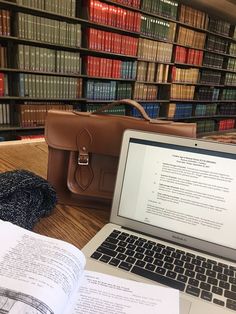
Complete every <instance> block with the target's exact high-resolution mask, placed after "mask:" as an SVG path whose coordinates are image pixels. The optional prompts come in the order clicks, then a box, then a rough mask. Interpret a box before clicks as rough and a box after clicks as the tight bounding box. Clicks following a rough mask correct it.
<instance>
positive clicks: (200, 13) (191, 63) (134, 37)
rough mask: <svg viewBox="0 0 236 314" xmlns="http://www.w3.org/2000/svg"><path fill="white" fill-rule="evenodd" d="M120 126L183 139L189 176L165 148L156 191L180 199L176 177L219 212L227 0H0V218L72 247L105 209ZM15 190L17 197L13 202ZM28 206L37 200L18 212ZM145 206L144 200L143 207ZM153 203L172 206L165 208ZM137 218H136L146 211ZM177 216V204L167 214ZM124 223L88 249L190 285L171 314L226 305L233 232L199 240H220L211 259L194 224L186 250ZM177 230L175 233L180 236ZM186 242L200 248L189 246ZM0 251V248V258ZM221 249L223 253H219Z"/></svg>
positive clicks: (228, 49)
mask: <svg viewBox="0 0 236 314" xmlns="http://www.w3.org/2000/svg"><path fill="white" fill-rule="evenodd" d="M126 129H133V130H136V131H138V130H140V131H147V133H149V132H150V134H151V133H154V134H161V133H164V134H166V135H168V136H172V137H173V138H175V137H176V139H177V138H178V137H179V138H180V142H181V140H182V139H186V142H183V145H182V146H185V143H187V144H186V146H187V148H186V149H185V153H183V152H182V151H181V153H179V155H178V156H180V157H179V158H181V163H182V164H183V163H184V162H186V168H185V170H183V169H182V168H181V171H184V174H185V175H187V176H189V179H188V180H187V177H186V178H185V179H183V178H182V177H181V176H182V174H180V170H179V169H180V168H178V167H180V164H179V163H176V165H175V166H174V165H170V163H168V161H166V162H165V161H163V163H162V165H163V168H162V169H161V171H163V174H162V175H161V176H160V178H159V180H160V182H159V183H160V186H161V188H160V191H159V190H158V195H161V200H160V202H162V201H163V198H164V197H165V198H166V200H165V201H166V202H167V197H168V201H169V200H170V198H172V201H171V202H172V203H175V202H177V201H176V199H175V202H174V201H173V198H174V197H175V193H177V188H178V190H180V189H181V188H183V191H182V194H181V195H182V196H181V199H182V197H189V198H191V204H190V201H189V200H188V204H189V206H190V207H191V205H192V202H196V203H198V204H200V203H201V201H200V200H202V198H204V200H206V202H207V204H208V205H206V203H204V204H203V203H201V204H202V206H203V205H204V206H205V207H204V206H203V207H204V208H205V209H209V210H210V207H211V210H212V211H213V209H212V208H213V207H214V206H215V207H214V211H215V213H216V216H217V215H218V213H219V212H222V213H223V211H225V212H226V211H228V212H230V206H231V205H230V204H231V203H232V202H233V199H234V196H233V195H232V198H230V197H231V194H235V193H234V192H232V193H230V192H229V191H231V185H232V184H234V187H236V185H235V182H236V173H235V178H234V177H233V176H234V172H235V170H233V171H232V173H231V172H230V171H229V172H227V171H228V167H229V166H228V165H231V164H232V163H233V161H232V160H236V146H235V144H236V0H192V1H189V0H0V221H1V220H7V221H10V222H13V223H14V224H17V225H19V226H20V227H23V229H30V230H31V231H33V232H34V233H36V234H37V235H42V236H47V237H49V238H55V239H59V240H63V241H65V242H68V243H70V244H72V245H73V246H75V247H76V248H78V249H79V250H82V251H83V248H84V247H86V245H87V244H88V243H90V241H91V239H93V238H94V237H95V236H96V235H97V234H98V232H99V231H100V230H101V229H103V227H104V226H106V225H107V224H108V223H109V222H110V219H111V210H113V207H112V206H114V199H113V195H114V194H113V193H114V191H116V189H117V181H116V180H117V177H118V176H117V177H116V175H117V169H119V171H120V168H119V167H121V166H120V163H121V161H120V162H119V160H120V158H121V157H122V156H121V154H120V152H121V150H120V149H122V147H123V145H124V144H123V142H122V138H123V132H124V131H125V130H126ZM161 135H163V134H161ZM141 137H142V136H141ZM137 141H138V140H137ZM143 141H144V140H143ZM147 141H148V140H147ZM160 141H162V140H160ZM191 141H192V142H191ZM194 141H196V142H194ZM201 141H202V142H203V143H209V150H208V149H207V148H206V147H207V146H205V144H203V148H204V149H203V150H204V153H203V154H201V151H197V154H198V156H201V158H202V159H201V160H200V157H199V159H198V162H199V164H198V165H197V166H198V167H203V163H204V167H205V168H204V169H202V171H200V170H199V169H197V168H196V160H197V159H195V158H196V157H194V156H192V155H191V154H194V150H195V149H196V150H199V149H200V146H201V144H199V143H201ZM134 142H135V141H134ZM154 142H155V140H153V143H154ZM157 142H158V140H157ZM177 143H178V142H177ZM181 143H182V142H181ZM193 143H195V144H193ZM130 145H131V144H130ZM153 145H154V144H153ZM162 145H169V143H167V144H162ZM176 145H177V144H176ZM191 145H192V146H194V145H195V148H194V147H192V148H191V149H190V146H191ZM214 145H216V146H214ZM217 145H219V146H217ZM177 146H178V145H177ZM177 146H175V147H177ZM182 146H181V147H182ZM130 147H131V146H130ZM213 147H214V149H213ZM215 147H217V148H216V149H215ZM161 148H163V147H162V146H161V147H160V151H161ZM158 149H159V147H158ZM147 150H148V151H149V148H148V149H147ZM150 151H151V148H150ZM213 151H214V152H215V151H217V154H216V155H217V156H215V155H214V153H213ZM186 152H187V153H186ZM182 153H183V155H181V154H182ZM208 153H209V156H208ZM127 154H128V153H127ZM185 154H189V155H188V156H189V157H187V155H185ZM231 155H232V156H231ZM176 156H177V153H176V155H175V157H176ZM181 156H182V157H181ZM191 156H192V159H191V161H190V160H188V161H187V159H188V158H190V157H191ZM229 156H230V157H229ZM136 157H137V158H138V156H136ZM208 157H209V160H208V161H204V162H203V159H205V158H208ZM127 158H128V157H127ZM130 158H131V157H130ZM133 158H134V157H133ZM145 158H146V157H145ZM214 158H216V159H214ZM217 158H223V159H222V160H224V161H226V162H223V161H222V160H221V167H222V169H218V168H217V166H216V168H215V170H214V169H213V170H212V171H210V169H211V168H209V167H211V166H212V164H213V163H215V164H216V165H218V159H217ZM127 160H128V159H127ZM137 160H138V159H137ZM193 160H195V163H194V161H193ZM227 161H229V162H228V165H227ZM190 163H191V167H192V168H191V169H190V168H188V167H189V166H190ZM219 163H220V162H219ZM127 164H128V161H127ZM134 164H136V165H137V161H135V160H134ZM150 164H151V163H150ZM143 165H144V162H143ZM145 165H146V164H145ZM226 165H227V169H226V168H224V166H225V167H226ZM141 166H142V165H140V168H141ZM150 167H151V166H150ZM137 168H139V167H138V166H137ZM177 168H178V169H177ZM104 169H105V170H104ZM173 169H174V173H172V174H171V171H173ZM235 169H236V167H235ZM218 170H219V173H217V171H218ZM194 171H195V176H194V174H193V172H194ZM24 175H25V176H26V177H24ZM136 177H138V176H137V173H136V175H135V176H134V178H136ZM167 177H168V179H167ZM8 179H9V181H8V182H7V180H8ZM38 180H39V181H38ZM40 180H42V181H40ZM140 180H141V175H140ZM183 180H186V181H185V183H183ZM190 180H192V183H191V187H192V188H191V189H190V188H189V189H188V188H187V186H188V187H189V184H190V183H189V182H190ZM211 180H212V181H211ZM161 181H162V182H161ZM177 181H178V182H177ZM31 182H32V185H31ZM37 182H40V183H37ZM125 182H126V181H124V184H125ZM219 182H221V185H220V183H219ZM24 183H25V185H24ZM178 184H179V186H178ZM97 185H99V187H97ZM131 185H132V184H131ZM173 185H175V188H173ZM194 185H195V188H196V190H194V188H193V186H194ZM177 186H178V187H177ZM101 187H102V188H101ZM170 188H171V192H170ZM47 189H49V190H47ZM102 189H104V190H105V192H104V190H102ZM198 189H199V190H198ZM133 190H134V189H133ZM45 191H46V192H47V197H48V195H49V194H50V193H53V192H55V193H56V196H55V195H54V196H55V199H54V198H53V197H52V195H50V197H52V198H53V200H51V204H49V203H48V204H47V205H48V207H50V206H51V208H50V209H47V210H46V209H45V203H43V201H42V203H41V204H40V201H41V200H40V199H39V198H43V197H44V194H45V193H46V192H45ZM52 191H53V192H52ZM213 191H214V192H213ZM18 193H19V196H18ZM168 193H169V194H168ZM178 193H180V192H178ZM178 193H177V194H178ZM224 193H225V194H224ZM24 194H25V195H24ZM184 194H185V196H183V195H184ZM190 194H191V195H190ZM217 194H218V195H217ZM226 194H227V195H226ZM23 195H24V200H23ZM179 195H180V194H178V200H179V199H180V198H179V197H180V196H179ZM229 195H230V196H229ZM21 198H22V202H23V203H22V205H19V203H18V204H17V206H16V207H14V206H15V204H16V203H15V204H14V202H20V201H21ZM47 201H48V200H47ZM48 202H49V201H48ZM112 202H113V203H112ZM186 202H187V201H186ZM211 202H212V203H211ZM218 202H219V203H218ZM227 202H228V203H229V205H225V204H226V203H227ZM216 203H217V204H218V205H216ZM228 203H227V204H228ZM112 204H113V205H112ZM172 205H173V204H172ZM30 206H31V207H32V206H35V208H34V210H33V208H31V209H30V210H31V212H30V214H29V212H28V210H29V207H30ZM40 206H42V207H44V208H41V207H40ZM137 206H138V205H137ZM153 206H154V204H153V203H152V205H150V204H149V207H147V208H148V210H147V213H148V214H147V215H148V217H149V214H150V213H151V211H154V209H153V208H154V207H153ZM155 206H157V205H155ZM194 206H195V205H194ZM207 206H208V207H209V208H207ZM227 206H229V208H227ZM14 208H15V209H14ZM40 208H41V209H42V210H40ZM155 208H156V207H155ZM159 209H160V208H159ZM25 210H26V211H27V213H24V211H25ZM161 210H162V212H161V215H164V214H165V215H166V217H165V218H167V215H168V219H169V220H170V221H171V220H173V216H172V215H173V212H172V209H170V208H167V207H166V208H161ZM167 210H168V214H167ZM7 211H9V212H8V213H7ZM152 213H153V212H152ZM158 213H159V212H158ZM163 213H164V214H163ZM33 215H34V216H33ZM37 215H38V216H37ZM182 215H183V213H182ZM197 215H198V213H195V214H194V221H193V216H191V219H192V220H191V224H192V225H194V226H195V224H196V219H200V218H199V217H200V216H199V217H197ZM222 215H223V214H222ZM118 216H119V215H118ZM6 217H7V218H6ZM150 217H151V214H150ZM162 217H163V216H161V218H162ZM189 217H190V216H189ZM189 217H188V219H190V218H189ZM175 218H176V217H175ZM235 218H236V217H235ZM117 219H118V220H117V221H119V218H117ZM148 219H149V218H147V217H146V220H145V219H144V220H143V221H142V223H146V224H148V222H147V221H148ZM181 219H183V216H180V215H179V216H178V223H179V222H180V220H181ZM185 219H186V221H187V215H185ZM202 219H203V218H202ZM205 219H206V220H207V222H206V220H205V227H206V224H207V226H208V227H209V228H210V229H212V232H215V230H216V229H217V230H218V231H219V230H221V228H222V229H223V227H222V226H221V225H220V223H219V222H218V223H219V224H218V225H216V224H215V223H214V226H213V220H211V219H213V218H210V214H209V217H208V216H206V217H205ZM216 219H217V218H216ZM222 219H223V218H222ZM198 221H200V220H198ZM29 222H30V224H29ZM224 222H225V224H226V220H224ZM188 224H190V220H188ZM199 224H200V222H199ZM203 225H204V223H203V220H201V228H202V226H203ZM222 225H223V223H222ZM160 229H161V234H165V233H162V231H163V227H160ZM213 229H214V230H213ZM119 230H120V229H119ZM199 230H202V229H199ZM229 230H230V229H229ZM131 231H132V230H131ZM0 234H1V233H0ZM127 234H128V231H127V232H126V231H122V230H121V231H119V232H117V233H116V231H115V233H114V232H113V233H112V234H111V235H110V236H108V237H107V239H106V240H105V241H104V242H103V245H101V246H100V247H99V250H97V251H96V252H95V253H94V255H93V254H91V256H90V258H93V259H94V260H96V262H97V263H98V262H101V263H102V264H106V265H108V264H110V265H112V266H113V267H114V266H115V267H116V268H120V271H121V270H122V271H123V272H124V275H122V276H121V277H124V278H126V273H127V271H128V272H132V270H133V272H134V269H136V271H140V274H137V273H136V274H135V275H139V276H141V277H145V282H148V283H151V284H152V283H153V282H155V283H156V282H158V283H161V284H164V285H165V286H168V287H170V288H171V289H173V288H174V289H177V290H179V291H180V295H181V296H182V294H187V295H188V296H187V298H186V299H185V300H184V301H183V300H182V297H180V300H181V301H180V307H179V309H178V310H177V311H176V312H175V311H173V313H174V314H196V313H198V314H200V313H203V314H205V313H207V312H209V314H211V313H214V314H218V313H219V314H221V313H222V314H225V313H233V312H235V311H236V253H235V252H236V243H235V244H234V245H232V246H230V245H229V246H227V245H225V246H224V245H223V244H221V242H220V240H219V242H216V244H214V243H213V244H212V246H211V245H210V247H212V248H213V249H212V250H213V251H216V252H219V255H217V254H216V258H215V259H214V258H213V257H212V258H211V255H207V253H208V252H207V249H206V252H205V251H204V250H203V252H202V251H201V249H199V248H200V247H201V246H202V242H201V243H200V244H199V246H197V245H195V244H196V243H197V242H198V239H195V238H194V236H193V235H191V234H190V235H187V241H188V240H189V239H190V238H191V237H192V238H191V239H190V243H191V245H189V246H188V245H185V247H186V252H187V253H186V252H184V251H183V250H182V249H180V247H178V248H177V249H176V248H173V247H172V246H170V245H168V244H167V243H168V242H165V241H164V244H163V242H158V241H159V239H156V238H153V241H152V240H151V238H150V237H149V238H148V234H145V232H143V235H144V238H145V241H144V240H142V239H143V238H141V237H140V238H136V236H135V235H134V233H133V234H132V235H131V236H127ZM176 234H178V232H177V231H176ZM219 234H220V231H219ZM222 234H223V231H222ZM232 236H233V235H232ZM233 237H234V236H233ZM222 238H223V236H222ZM126 239H127V242H125V241H126ZM161 240H163V239H161ZM142 241H143V242H142ZM155 241H157V242H158V243H157V244H156V242H155ZM176 241H177V244H179V241H180V236H178V235H177V236H176ZM207 241H208V240H207ZM207 241H206V242H207ZM144 242H145V243H144ZM172 242H173V243H174V244H175V240H172V241H170V243H172ZM195 242H196V243H195ZM208 242H209V241H208ZM118 243H119V245H118ZM187 243H188V242H187ZM192 244H193V247H194V248H195V247H196V246H197V247H198V249H199V252H198V253H193V252H192V251H191V248H192ZM221 245H222V247H223V249H222V254H221V253H220V249H219V248H221ZM207 247H208V246H207ZM225 247H226V248H225ZM115 248H116V249H117V248H118V251H117V253H114V250H115ZM217 250H218V251H217ZM85 252H87V251H86V249H85ZM225 252H227V254H226V253H225ZM125 253H127V256H128V257H125ZM144 253H145V254H146V255H144ZM211 253H212V252H211ZM118 255H119V256H120V260H119V262H118V259H117V256H118ZM213 255H214V254H213ZM2 256H3V255H2V253H1V249H0V262H1V258H2ZM85 256H86V254H85ZM225 256H227V258H226V260H227V262H228V264H226V262H224V261H225V259H223V260H222V259H221V258H222V257H224V258H225ZM3 257H4V256H3ZM4 258H5V257H4ZM86 258H87V256H86ZM228 260H229V261H228ZM115 264H116V265H115ZM89 265H90V264H89ZM108 266H109V265H108ZM164 266H165V267H166V268H164ZM128 268H129V269H128ZM99 269H100V268H99ZM137 269H138V270H137ZM140 269H144V270H142V271H141V270H140ZM101 272H102V271H101ZM141 272H142V273H141ZM151 273H152V274H153V273H155V279H153V277H152V276H153V275H151ZM111 274H112V271H111ZM1 276H3V277H1ZM157 276H158V278H157ZM118 277H119V274H118ZM1 278H5V277H4V272H3V271H2V272H1V271H0V279H1ZM127 278H129V276H127ZM5 279H6V278H5ZM5 279H4V280H5ZM131 279H133V278H131ZM137 281H142V279H141V280H139V279H138V280H137ZM7 282H8V280H6V283H7ZM4 283H5V281H4ZM9 287H10V286H9ZM9 287H7V285H6V287H5V286H4V285H3V286H2V282H1V280H0V313H4V314H5V313H9V314H10V313H15V312H14V310H13V305H14V304H15V302H16V301H17V298H18V296H19V294H18V292H19V291H16V290H14V289H13V290H12V289H10V290H9V291H11V292H9V291H8V290H4V289H5V288H8V289H9ZM19 287H21V285H19ZM3 288H4V289H3ZM10 288H11V287H10ZM2 289H3V290H2ZM2 291H3V292H2ZM6 291H7V292H6ZM13 292H14V293H13ZM11 293H13V295H14V296H16V297H14V298H13V299H14V300H13V301H12V299H11V304H12V305H11V306H12V312H11V309H10V307H9V308H8V307H7V302H6V300H7V298H9V300H10V298H11ZM15 298H16V299H15ZM23 299H24V300H27V294H24V293H23ZM194 299H201V301H202V302H203V305H202V304H201V302H199V301H198V302H199V303H198V306H199V311H196V312H195V305H193V304H195V303H194V301H193V300H194ZM33 300H37V296H35V295H34V296H33ZM186 300H187V301H186ZM18 301H19V300H18ZM42 301H43V300H42ZM34 302H37V301H34ZM163 302H164V299H163ZM191 304H192V305H191ZM205 304H206V307H204V305H205ZM209 304H210V305H213V307H210V306H209ZM83 306H84V305H83ZM34 310H35V312H32V313H37V314H40V313H46V312H43V310H40V309H39V308H37V309H36V308H35V309H34ZM140 311H141V310H140ZM16 313H17V312H16ZM22 313H24V312H22ZM25 313H28V312H25ZM48 313H49V312H48ZM50 313H64V312H57V311H56V310H55V312H53V311H52V312H50ZM71 313H73V314H76V313H79V312H76V310H73V312H71ZM83 313H84V314H87V312H86V311H84V312H83ZM88 313H90V312H88ZM94 313H104V314H105V313H107V314H109V313H111V312H109V311H108V310H107V312H106V311H105V310H104V309H103V312H94ZM114 313H117V314H119V311H118V312H114ZM120 313H127V314H130V313H132V312H129V311H127V312H122V311H121V312H120ZM136 313H139V312H136ZM140 313H141V312H140ZM151 313H156V312H151V311H150V314H151ZM160 313H161V314H164V313H165V314H167V313H169V312H168V311H167V310H166V312H165V311H163V312H162V311H161V310H160ZM170 313H171V312H170Z"/></svg>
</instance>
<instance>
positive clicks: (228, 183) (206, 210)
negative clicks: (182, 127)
mask: <svg viewBox="0 0 236 314" xmlns="http://www.w3.org/2000/svg"><path fill="white" fill-rule="evenodd" d="M235 225H236V146H234V145H227V144H221V143H216V142H208V141H202V140H197V139H189V138H182V137H175V136H167V135H161V134H155V133H149V132H140V131H133V130H127V131H125V132H124V136H123V141H122V147H121V154H120V161H119V167H118V172H117V180H116V186H115V192H114V198H113V204H112V210H111V216H110V223H108V224H107V225H105V226H104V227H103V228H102V229H101V230H100V231H99V232H98V233H97V234H96V236H95V237H94V238H93V239H92V240H91V241H90V242H89V243H88V244H87V245H86V246H85V247H84V248H83V249H82V251H83V252H84V253H85V255H86V258H87V269H89V270H94V271H99V272H102V273H107V274H111V275H114V276H118V277H123V278H128V279H132V280H136V281H141V282H148V283H152V284H163V281H161V283H160V282H158V281H156V280H157V279H158V280H159V277H160V278H162V277H165V278H166V279H165V280H164V285H165V284H166V283H167V286H171V287H173V288H178V287H179V285H180V287H181V288H180V291H181V292H180V313H181V314H187V313H190V314H205V313H207V314H211V313H212V314H224V313H236V263H235V261H236V232H235V227H234V226H235ZM114 229H115V230H116V231H115V232H117V233H118V234H120V235H121V234H126V233H129V234H131V237H133V238H134V239H135V241H136V240H139V239H143V241H146V243H148V244H147V245H149V244H151V246H153V248H154V249H156V248H157V249H159V247H160V248H161V249H162V247H164V246H165V248H164V249H165V250H167V251H170V252H171V253H169V254H170V255H169V256H170V258H168V257H167V261H165V260H164V261H163V262H164V263H167V264H168V266H169V265H172V266H169V267H170V269H169V270H167V272H168V276H166V274H167V273H166V274H165V276H164V275H163V276H162V275H160V273H159V271H160V269H161V268H162V266H160V264H157V265H156V264H155V263H154V266H150V264H152V262H151V263H148V262H147V263H146V266H144V269H145V267H149V268H152V269H151V270H149V269H148V270H147V269H145V270H144V272H145V277H143V276H140V275H139V274H140V272H141V273H142V270H141V269H140V268H139V267H138V266H136V263H135V262H134V260H135V261H136V260H137V259H136V258H134V256H136V255H133V265H132V266H131V269H130V270H129V271H127V270H124V269H122V267H121V268H119V265H118V266H117V267H114V266H113V265H112V262H111V260H112V259H115V258H116V257H110V256H109V257H106V256H105V255H106V254H105V255H104V258H103V259H102V258H100V257H99V258H97V257H96V258H91V255H92V254H94V252H95V251H96V249H97V248H98V247H101V244H102V243H104V241H105V240H106V239H107V238H109V235H110V233H112V232H113V230H114ZM119 241H120V240H119ZM148 241H149V242H148ZM122 242H123V241H122ZM134 243H135V242H134ZM155 243H158V245H156V244H155ZM115 245H116V244H115ZM158 246H159V247H158ZM131 248H134V247H132V246H131ZM146 249H148V246H146ZM146 249H145V250H146ZM173 250H175V253H173ZM110 251H112V250H110ZM110 251H109V252H110ZM182 251H184V252H185V256H187V257H186V258H187V259H188V258H189V260H184V264H186V265H187V266H188V270H187V273H188V274H190V277H188V278H187V281H186V282H185V283H184V285H183V282H181V281H179V280H178V278H181V279H183V278H185V272H186V270H184V272H183V270H182V268H183V267H184V265H183V267H182V265H180V268H178V267H177V266H178V264H177V265H176V263H177V261H176V260H177V259H181V258H182V257H181V258H180V257H179V256H182V255H181V254H182V253H181V252H182ZM148 252H149V251H148ZM176 252H177V253H176ZM99 254H100V253H99ZM112 254H113V253H112ZM135 254H136V253H135ZM151 254H154V253H153V252H151ZM155 254H156V253H155ZM155 254H154V255H151V257H153V260H155V262H156V261H157V262H158V263H159V260H157V259H156V258H154V257H155V256H156V255H155ZM157 254H159V253H157ZM173 254H175V255H173ZM101 255H103V254H100V255H99V256H101ZM158 256H159V255H158ZM172 256H174V257H176V258H172ZM177 257H178V258H177ZM100 259H101V260H103V261H101V260H100ZM131 260H132V259H131ZM139 263H140V262H139ZM198 263H200V264H199V265H198ZM123 264H124V265H126V264H125V263H123ZM147 264H149V265H148V266H147ZM203 264H204V265H205V266H206V267H208V268H206V270H205V273H202V275H201V274H198V271H197V270H201V268H202V265H203ZM171 267H172V268H171ZM124 268H125V267H124ZM175 269H177V270H178V271H180V270H181V271H182V274H180V273H177V274H176V276H175V274H173V272H174V271H175ZM196 269H197V270H196ZM150 273H154V278H155V279H154V280H152V279H153V277H152V274H150ZM147 274H148V275H147ZM204 276H205V277H204ZM226 277H227V278H226ZM150 278H151V279H150ZM209 278H210V279H209ZM226 279H227V280H228V279H230V283H227V282H226ZM208 281H210V283H211V285H210V288H209V283H208ZM216 281H217V283H216ZM212 283H213V284H212ZM213 286H215V288H213ZM183 287H184V288H183ZM205 289H206V290H205ZM226 290H229V291H227V292H226ZM213 291H214V292H213ZM198 292H199V293H198ZM219 292H222V293H221V294H220V293H219ZM226 305H227V306H226Z"/></svg>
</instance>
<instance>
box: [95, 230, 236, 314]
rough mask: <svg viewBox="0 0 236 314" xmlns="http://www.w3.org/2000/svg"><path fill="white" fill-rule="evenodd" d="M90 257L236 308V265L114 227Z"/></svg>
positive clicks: (230, 307) (218, 303) (227, 306)
mask: <svg viewBox="0 0 236 314" xmlns="http://www.w3.org/2000/svg"><path fill="white" fill-rule="evenodd" d="M91 258H94V259H96V260H99V261H101V262H104V263H107V264H109V265H112V266H114V267H118V268H121V269H123V270H125V271H128V272H131V273H134V274H136V275H140V276H142V277H145V278H148V279H151V280H154V281H156V282H159V283H161V284H164V285H166V286H169V287H171V288H175V289H178V290H180V291H182V292H185V293H188V294H190V295H193V296H195V297H199V298H202V299H204V300H206V301H209V302H213V303H215V304H217V305H219V306H222V307H226V308H229V309H231V310H234V311H236V268H235V267H233V266H230V265H226V264H223V263H218V262H217V261H215V260H213V259H206V258H205V257H203V256H200V255H194V254H192V253H188V252H185V251H183V250H178V249H175V248H174V247H171V246H165V245H163V244H161V243H158V242H154V241H148V240H146V239H144V238H142V237H137V236H134V235H132V234H128V233H127V232H121V231H118V230H113V232H111V234H110V235H109V236H108V237H107V239H106V240H105V241H104V242H103V243H102V244H101V245H100V246H99V247H98V248H97V250H96V251H95V252H94V253H93V254H92V255H91Z"/></svg>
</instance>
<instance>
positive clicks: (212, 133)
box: [197, 129, 236, 137]
mask: <svg viewBox="0 0 236 314" xmlns="http://www.w3.org/2000/svg"><path fill="white" fill-rule="evenodd" d="M235 132H236V129H228V130H219V131H212V132H201V133H198V134H197V137H205V136H210V135H221V134H222V135H223V134H225V133H235Z"/></svg>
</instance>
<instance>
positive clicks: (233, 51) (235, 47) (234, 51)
mask: <svg viewBox="0 0 236 314" xmlns="http://www.w3.org/2000/svg"><path fill="white" fill-rule="evenodd" d="M229 54H230V55H232V56H236V43H231V44H230V46H229Z"/></svg>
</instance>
